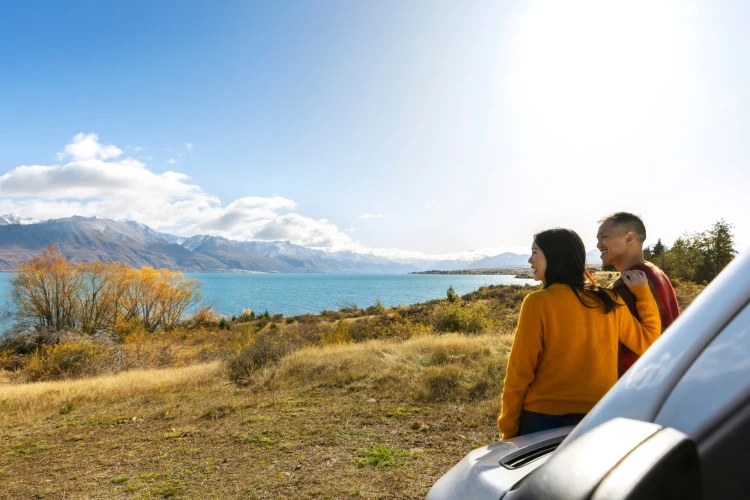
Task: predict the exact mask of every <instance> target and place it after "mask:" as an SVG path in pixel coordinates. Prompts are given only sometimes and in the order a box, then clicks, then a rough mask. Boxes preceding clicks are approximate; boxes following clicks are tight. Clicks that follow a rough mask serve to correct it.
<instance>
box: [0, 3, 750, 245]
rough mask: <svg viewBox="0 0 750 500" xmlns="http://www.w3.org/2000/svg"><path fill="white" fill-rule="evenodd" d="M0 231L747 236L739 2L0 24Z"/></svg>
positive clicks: (209, 6) (35, 15)
mask: <svg viewBox="0 0 750 500" xmlns="http://www.w3.org/2000/svg"><path fill="white" fill-rule="evenodd" d="M0 12H1V13H2V15H0V40H1V42H0V43H2V46H3V48H4V50H1V51H0V68H2V74H3V77H2V78H0V108H2V113H0V214H8V213H13V214H16V215H19V216H22V217H30V218H35V219H47V218H59V217H66V216H72V215H83V216H97V217H107V218H113V219H117V220H124V219H132V220H137V221H140V222H143V223H145V224H147V225H149V226H151V227H152V228H154V229H157V230H159V231H164V232H169V233H173V234H177V235H183V236H191V235H194V234H212V235H222V236H226V237H230V238H235V239H241V240H288V241H291V242H292V243H297V244H300V245H304V246H309V247H314V248H321V249H324V250H354V251H357V252H361V253H375V254H377V255H382V256H388V257H394V258H401V259H408V258H418V257H427V256H430V257H434V258H458V259H469V258H472V259H473V258H479V257H483V256H487V255H495V254H498V253H501V252H503V251H514V252H527V251H528V248H529V246H530V244H531V239H532V235H533V234H534V233H535V232H538V231H539V230H541V229H544V228H548V227H553V226H564V227H570V228H572V229H574V230H576V231H578V232H579V233H580V234H581V236H582V237H583V239H584V241H585V242H586V245H587V247H588V248H589V249H592V248H594V246H595V244H596V230H597V226H598V224H597V220H599V219H600V218H601V217H602V216H604V215H606V214H608V213H611V212H614V211H630V212H634V213H636V214H640V215H641V216H642V217H643V219H644V221H645V223H646V226H647V230H648V234H649V238H648V240H647V244H653V243H655V242H656V239H657V238H661V239H662V241H663V242H665V243H667V244H671V242H672V241H674V239H675V238H677V237H678V236H680V234H682V233H684V232H694V231H703V230H706V229H708V228H709V227H710V226H711V225H712V224H713V223H714V222H715V221H717V220H719V219H721V218H723V219H725V220H726V221H727V222H729V223H731V224H733V225H734V233H735V236H736V244H737V248H738V249H739V250H740V251H744V250H745V249H746V248H747V247H748V245H750V202H748V194H747V193H746V191H747V189H748V186H750V168H748V167H747V164H748V163H749V160H750V154H749V153H748V148H747V145H746V144H745V142H746V141H747V137H748V135H749V134H750V113H748V111H749V110H748V103H750V100H749V99H748V97H749V96H748V93H750V68H749V67H748V65H747V61H746V58H747V57H746V55H747V54H748V53H749V52H750V32H748V30H747V29H746V27H745V20H747V19H749V18H750V17H749V16H750V4H747V3H745V2H739V1H738V2H700V1H673V2H667V1H665V2H646V1H642V2H638V1H636V2H596V1H590V2H588V1H586V2H573V1H567V2H555V1H550V2H523V1H518V2H476V1H466V2H455V1H426V0H425V1H420V0H417V1H408V2H403V1H378V2H347V1H343V0H342V1H325V2H246V1H228V2H176V1H160V2H146V1H130V2H121V3H114V2H88V1H87V2H57V3H54V4H49V5H47V6H46V7H45V8H44V9H40V8H39V7H38V6H36V5H34V4H29V3H28V2H23V1H11V2H4V3H3V4H2V7H0Z"/></svg>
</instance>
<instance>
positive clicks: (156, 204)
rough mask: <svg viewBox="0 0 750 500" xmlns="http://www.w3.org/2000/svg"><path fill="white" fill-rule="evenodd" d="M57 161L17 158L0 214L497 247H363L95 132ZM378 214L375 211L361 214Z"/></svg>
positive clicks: (411, 257) (237, 233)
mask: <svg viewBox="0 0 750 500" xmlns="http://www.w3.org/2000/svg"><path fill="white" fill-rule="evenodd" d="M61 155H62V157H63V158H65V159H68V160H69V161H68V162H67V163H64V164H62V165H23V166H19V167H16V168H14V169H12V170H10V171H8V172H5V173H4V174H2V175H0V213H15V214H18V215H20V216H22V217H31V218H34V219H50V218H60V217H69V216H72V215H82V216H89V217H90V216H97V217H105V218H112V219H117V220H123V219H131V220H137V221H139V222H143V223H144V224H147V225H148V226H151V227H153V228H154V229H157V230H168V231H170V232H173V233H176V234H180V235H184V236H192V235H194V234H196V233H203V234H212V235H218V236H225V237H228V238H233V239H239V240H252V239H256V240H286V241H291V242H292V243H295V244H298V245H303V246H307V247H314V248H319V249H322V250H326V251H339V250H349V251H355V252H358V253H363V254H373V255H377V256H382V257H388V258H391V259H395V260H399V261H402V262H408V261H413V262H416V261H424V260H442V259H452V260H467V261H468V260H474V259H477V258H481V257H486V256H488V255H496V254H498V253H500V251H496V250H493V249H485V250H472V251H469V252H462V253H456V254H446V255H439V256H436V255H429V254H425V253H423V252H413V251H403V250H399V249H395V248H386V249H382V248H381V249H378V248H375V249H373V248H367V247H364V246H362V245H360V244H359V243H358V242H356V241H354V240H353V239H352V238H351V237H350V235H349V234H347V233H352V232H354V231H355V228H353V227H351V228H348V229H344V230H342V229H339V228H338V227H337V226H336V224H334V223H332V222H331V221H329V220H327V219H317V220H316V219H312V218H310V217H306V216H304V215H302V214H299V213H295V212H294V210H295V209H296V208H297V204H296V203H295V202H294V201H293V200H290V199H287V198H284V197H282V196H277V195H273V196H271V197H259V196H247V197H242V198H239V199H236V200H233V201H231V202H230V203H228V204H222V203H221V201H220V200H219V199H218V198H217V197H216V196H213V195H211V194H209V193H206V192H205V191H204V190H203V189H202V188H201V187H200V186H198V185H197V184H195V183H192V182H191V181H190V177H188V176H187V175H185V174H184V173H181V172H175V171H167V172H164V173H161V174H157V173H155V172H152V171H151V170H149V169H148V168H147V166H146V165H145V164H144V163H142V162H141V161H139V160H137V159H134V158H120V157H121V156H122V151H121V150H120V149H119V148H117V147H116V146H112V145H102V144H100V142H99V138H98V136H97V135H96V134H88V135H85V134H78V135H76V136H75V138H74V139H73V143H72V144H68V145H67V146H65V148H64V149H63V152H62V153H61ZM361 218H372V219H379V218H382V215H372V214H364V215H362V216H361Z"/></svg>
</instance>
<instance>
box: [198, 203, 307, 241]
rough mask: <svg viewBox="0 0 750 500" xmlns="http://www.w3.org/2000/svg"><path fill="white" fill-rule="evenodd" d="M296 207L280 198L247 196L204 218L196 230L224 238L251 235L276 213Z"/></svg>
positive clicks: (294, 204)
mask: <svg viewBox="0 0 750 500" xmlns="http://www.w3.org/2000/svg"><path fill="white" fill-rule="evenodd" d="M296 206H297V205H296V203H294V202H293V201H292V200H288V199H286V198H282V197H280V196H274V197H272V198H261V197H258V196H248V197H245V198H240V199H238V200H235V201H233V202H232V203H230V204H229V205H227V206H226V208H224V209H222V210H221V211H217V212H216V214H215V217H211V218H206V219H204V220H203V221H201V222H200V223H198V224H196V229H198V230H200V231H207V232H211V233H214V234H215V233H220V234H222V235H225V236H232V235H236V234H237V233H243V234H247V233H248V232H249V233H250V234H253V232H254V230H255V229H256V228H257V227H258V226H259V225H264V224H265V223H266V222H268V221H270V220H273V219H274V218H275V217H277V216H278V211H280V210H292V209H293V208H294V207H296ZM259 221H260V222H259Z"/></svg>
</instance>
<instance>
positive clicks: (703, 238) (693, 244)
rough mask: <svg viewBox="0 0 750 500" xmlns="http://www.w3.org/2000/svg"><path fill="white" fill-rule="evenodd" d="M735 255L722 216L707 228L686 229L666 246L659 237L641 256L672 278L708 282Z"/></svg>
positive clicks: (732, 241)
mask: <svg viewBox="0 0 750 500" xmlns="http://www.w3.org/2000/svg"><path fill="white" fill-rule="evenodd" d="M736 255H737V250H736V249H735V247H734V234H732V225H731V224H729V223H728V222H726V221H725V220H724V219H721V220H719V221H717V222H715V223H714V225H713V226H711V228H710V229H708V230H706V231H703V232H698V233H685V234H683V235H682V236H680V237H679V238H677V239H676V240H675V242H674V244H673V245H672V246H671V247H670V248H667V247H666V246H665V245H664V244H663V243H662V242H661V239H659V240H658V241H657V242H656V244H655V245H653V246H652V247H649V248H646V249H644V251H643V256H644V258H645V259H646V260H648V261H650V262H653V263H654V264H656V265H657V266H659V267H660V268H661V269H663V270H664V272H665V273H667V276H669V277H670V279H672V280H675V279H677V280H683V281H692V282H694V283H708V282H710V281H711V280H713V279H714V278H715V277H716V276H717V275H718V274H719V273H720V272H721V270H722V269H724V268H725V267H726V266H727V264H729V262H731V261H732V259H734V257H735V256H736Z"/></svg>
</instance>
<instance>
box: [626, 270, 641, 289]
mask: <svg viewBox="0 0 750 500" xmlns="http://www.w3.org/2000/svg"><path fill="white" fill-rule="evenodd" d="M620 277H621V278H622V281H623V282H624V283H625V286H627V287H628V289H630V288H633V287H634V286H640V285H648V278H647V277H646V273H644V272H643V271H624V272H623V273H622V274H621V275H620Z"/></svg>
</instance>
